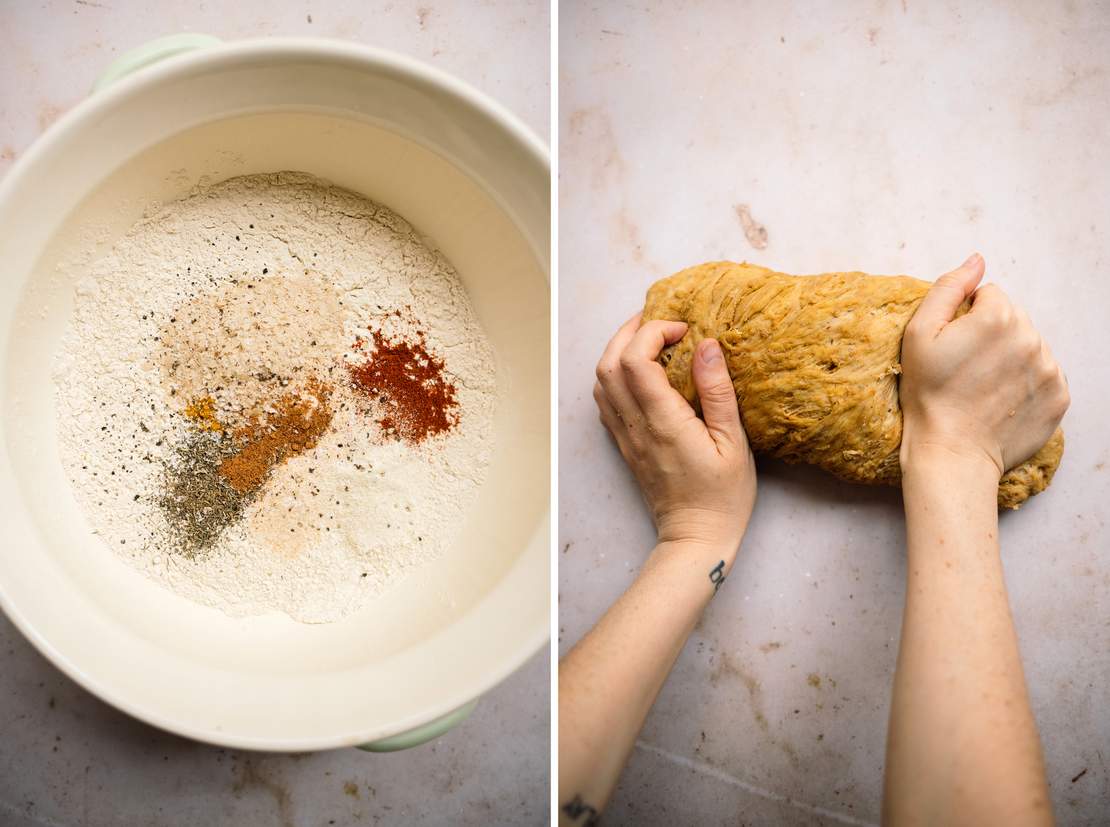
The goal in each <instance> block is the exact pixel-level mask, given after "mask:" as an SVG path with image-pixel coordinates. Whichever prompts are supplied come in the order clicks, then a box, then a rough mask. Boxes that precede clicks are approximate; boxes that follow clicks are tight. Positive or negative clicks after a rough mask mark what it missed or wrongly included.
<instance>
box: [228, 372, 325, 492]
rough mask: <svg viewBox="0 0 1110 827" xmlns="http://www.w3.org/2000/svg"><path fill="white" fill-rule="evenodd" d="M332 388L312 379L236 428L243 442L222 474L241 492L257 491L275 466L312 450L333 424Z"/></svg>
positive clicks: (236, 437) (230, 458)
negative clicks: (271, 409) (330, 404)
mask: <svg viewBox="0 0 1110 827" xmlns="http://www.w3.org/2000/svg"><path fill="white" fill-rule="evenodd" d="M329 397H330V389H329V388H328V387H327V386H326V385H324V384H323V383H321V382H317V381H312V382H310V383H309V384H308V385H307V386H306V388H305V389H304V390H303V391H301V392H300V393H287V394H285V395H284V396H282V397H281V398H280V399H279V400H278V401H277V402H276V403H275V404H274V406H273V407H274V409H275V410H274V412H273V413H266V414H264V415H259V416H254V417H252V418H251V420H250V422H248V424H246V425H244V426H243V427H242V428H238V429H236V430H235V432H234V434H233V436H234V438H235V442H236V444H238V445H241V446H242V447H240V448H239V449H238V450H237V451H236V453H235V454H233V455H232V456H230V457H228V458H227V459H225V460H224V461H223V462H222V463H221V464H220V475H221V476H222V477H223V478H224V479H225V480H227V482H228V483H229V484H230V485H231V487H232V488H234V489H235V490H236V491H238V492H240V493H246V492H248V491H253V490H255V489H257V488H258V487H260V486H261V485H262V484H263V483H264V482H266V480H267V479H268V478H269V476H270V472H271V471H272V470H273V469H274V466H276V465H279V464H280V463H282V462H284V461H285V460H287V459H290V458H291V457H295V456H297V455H298V454H302V453H304V452H305V451H309V450H312V449H313V448H314V447H316V443H317V442H319V441H320V437H321V436H322V435H323V433H324V431H326V430H327V428H328V425H330V424H331V418H332V410H331V408H330V407H329V405H328V399H329Z"/></svg>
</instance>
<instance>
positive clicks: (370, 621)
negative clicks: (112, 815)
mask: <svg viewBox="0 0 1110 827" xmlns="http://www.w3.org/2000/svg"><path fill="white" fill-rule="evenodd" d="M277 170H302V171H306V172H309V173H312V174H314V175H317V176H319V177H321V178H324V179H327V180H329V181H331V182H333V183H335V184H338V185H341V186H344V187H347V188H350V189H352V190H356V191H358V192H360V193H363V194H365V195H366V196H368V197H370V198H373V199H375V200H377V201H380V202H382V203H384V204H386V205H388V206H389V207H391V208H392V209H394V210H396V211H397V212H399V213H400V214H401V215H403V216H404V217H405V218H407V219H408V220H409V221H411V222H412V223H413V224H414V225H415V226H416V227H417V228H418V229H419V230H421V231H422V232H423V233H425V234H426V235H427V236H429V237H430V238H431V239H432V240H433V241H434V242H435V243H436V244H437V246H439V247H440V249H442V250H443V252H444V253H445V254H446V255H447V257H448V258H449V259H450V260H451V261H452V262H453V263H454V265H455V266H456V268H457V270H458V272H459V274H460V277H461V278H462V281H463V282H464V284H465V285H466V287H467V289H468V290H469V292H470V296H471V298H472V300H473V303H474V306H475V310H476V311H477V314H478V316H479V318H480V320H481V322H482V324H483V325H484V327H485V329H486V332H487V334H488V335H489V338H490V340H491V342H492V343H493V345H494V347H495V349H496V351H497V355H498V361H499V366H498V367H499V377H500V381H501V382H502V383H503V387H506V388H507V389H508V391H507V393H506V394H505V397H504V402H503V403H502V404H501V407H500V409H499V410H498V413H497V418H496V426H495V427H496V434H497V446H496V452H495V456H494V458H493V461H492V463H491V466H490V469H489V476H488V479H487V482H486V483H485V485H484V486H483V488H482V490H481V492H480V495H479V501H478V503H477V505H476V507H475V508H474V509H473V512H472V513H471V515H470V518H469V521H468V522H467V523H466V525H465V526H464V527H463V530H462V537H461V539H460V541H459V542H458V543H457V544H456V546H455V547H454V548H452V549H451V550H450V551H449V552H448V553H447V554H446V556H445V557H444V558H443V559H441V560H440V561H439V562H437V563H435V564H433V565H431V566H428V567H426V568H424V569H423V570H421V571H419V572H418V573H416V574H414V575H412V576H411V577H409V578H408V579H406V580H405V581H404V582H403V583H401V584H400V585H399V586H397V587H396V588H394V589H392V590H390V591H389V592H388V593H387V594H386V595H385V596H383V597H382V598H381V599H379V600H377V601H375V602H373V603H372V604H371V605H370V606H368V607H367V608H365V609H364V610H363V611H360V612H358V613H357V614H355V615H353V616H350V617H348V618H346V619H345V620H342V621H340V622H337V623H333V624H325V625H319V626H308V625H303V624H298V623H295V622H293V621H291V620H289V619H288V618H287V617H285V616H284V615H281V616H278V615H268V616H262V617H255V618H247V619H232V618H230V617H227V616H226V615H224V614H222V613H220V612H218V611H216V610H213V609H208V608H204V607H202V606H199V605H197V604H194V603H191V602H190V601H188V600H185V599H182V598H179V597H177V596H176V595H174V594H172V593H170V592H169V591H167V590H165V589H164V588H162V587H160V586H158V585H156V584H155V583H153V582H152V581H150V580H148V579H146V578H144V577H143V576H142V575H140V574H138V573H137V572H135V571H133V570H132V569H130V568H129V567H128V566H127V565H126V564H124V563H122V562H121V561H120V560H119V559H118V558H117V557H116V556H115V555H114V554H113V553H112V552H111V550H110V549H108V548H107V547H106V546H105V545H104V544H103V542H102V541H100V540H98V539H97V538H96V537H94V536H93V535H92V534H91V533H90V529H89V526H88V524H87V522H86V520H85V517H84V515H83V513H82V511H81V510H80V508H79V507H78V505H77V503H76V501H75V499H74V497H73V494H72V493H71V490H70V486H69V483H68V481H67V478H66V476H65V473H64V471H63V469H62V466H61V463H60V460H59V457H58V451H57V444H56V436H55V412H54V389H53V384H52V379H51V374H52V362H53V358H54V354H55V351H56V350H57V348H58V344H59V340H60V337H61V334H62V332H63V330H64V328H65V326H66V324H67V322H68V319H69V315H70V312H71V309H72V294H73V283H72V280H71V274H70V273H67V272H61V271H59V270H58V269H57V263H58V261H60V260H62V259H64V258H65V257H67V256H70V255H72V254H73V253H74V252H75V251H77V250H79V249H81V248H82V247H85V246H87V245H88V244H89V243H91V242H92V241H94V240H96V241H98V242H99V245H100V246H99V249H100V251H101V252H104V251H106V250H107V249H108V248H109V247H110V246H111V244H112V243H113V242H114V241H115V240H116V239H117V238H119V237H120V236H121V235H122V234H123V233H124V232H125V231H126V230H127V229H128V228H129V227H130V226H131V225H132V224H133V223H134V222H135V220H136V219H138V218H139V216H140V215H141V213H142V212H143V210H144V209H146V208H147V207H149V206H150V205H151V204H152V203H153V202H165V201H168V200H171V199H175V198H178V197H180V196H182V195H184V194H185V193H187V192H188V190H189V189H190V188H191V187H193V186H194V185H195V184H196V183H197V182H198V181H200V180H201V179H202V178H206V179H207V180H210V181H218V180H221V179H224V178H227V177H231V176H233V175H243V174H250V173H257V172H273V171H277ZM549 187H550V183H549V169H548V161H547V155H546V152H545V150H544V148H543V146H542V144H540V143H539V142H538V141H537V140H536V139H535V138H534V137H533V136H531V135H530V133H528V132H527V130H525V129H523V128H522V127H521V126H520V125H519V124H518V123H517V121H516V120H515V119H514V118H513V117H512V116H510V115H509V114H507V113H506V112H505V111H504V110H502V109H501V108H500V107H498V106H497V105H496V104H494V103H492V102H491V101H489V100H488V99H486V98H484V97H483V96H481V95H479V94H478V93H476V92H475V91H474V90H472V89H470V88H469V87H467V86H465V85H464V84H462V83H460V82H458V81H457V80H454V79H453V78H451V77H449V76H446V75H444V74H442V73H441V72H438V71H435V70H433V69H431V68H429V67H426V66H423V65H421V64H419V63H416V62H414V61H412V60H409V59H406V58H403V57H400V56H398V55H394V54H389V53H386V52H381V51H375V50H372V49H367V48H362V47H358V46H353V45H348V44H342V43H337V42H330V41H314V40H267V41H264V42H262V41H258V42H242V43H236V44H229V45H220V46H216V47H213V48H206V49H202V50H198V51H194V52H191V53H188V54H184V55H180V56H176V57H173V58H170V59H168V60H165V61H163V62H161V63H157V64H156V65H153V66H150V67H148V68H145V69H142V70H141V71H139V72H137V73H135V74H133V75H130V76H127V77H124V78H122V79H120V80H117V81H115V82H113V83H112V84H111V85H109V86H108V87H107V88H106V89H103V90H101V91H98V92H97V93H95V94H94V95H92V96H91V97H90V98H89V99H88V100H86V101H84V102H83V103H82V104H80V105H79V106H77V107H76V108H75V109H74V110H73V111H72V112H70V113H69V114H68V115H66V116H65V117H64V118H63V119H62V120H61V121H59V122H58V123H57V124H56V125H55V126H54V127H52V128H51V129H50V131H49V132H48V133H47V134H46V135H44V136H43V137H42V138H41V139H40V140H39V141H38V142H37V143H36V144H35V145H34V146H33V147H32V148H31V149H30V150H29V151H28V152H27V153H26V154H25V155H24V156H23V157H22V158H21V159H20V161H19V162H18V163H17V164H16V165H15V166H14V167H13V169H12V170H11V171H10V173H9V174H8V176H7V177H6V178H5V179H4V181H3V182H2V185H0V251H3V255H2V256H0V270H2V273H3V277H2V278H0V342H3V348H4V350H3V358H2V359H0V411H2V419H0V422H2V432H0V519H2V530H3V535H2V536H3V545H2V548H0V606H2V607H3V609H4V611H5V612H6V613H7V614H8V616H9V617H10V618H11V619H12V620H13V621H14V622H15V624H16V625H17V626H18V627H19V628H20V630H21V631H22V632H23V633H24V634H25V635H26V636H27V637H28V638H29V639H30V640H31V641H32V642H33V643H34V644H35V646H37V647H38V648H39V650H40V651H42V652H43V654H45V655H46V656H47V657H48V658H49V659H50V660H51V661H53V662H54V663H55V664H56V665H57V666H58V667H59V668H60V669H62V670H63V671H64V672H65V673H66V674H68V675H69V676H70V677H72V678H74V679H75V680H77V681H78V682H80V683H81V684H82V685H84V686H85V687H86V688H87V689H89V690H90V691H92V692H94V693H96V694H97V695H99V696H100V697H101V698H103V699H104V700H106V701H108V702H109V703H111V704H114V705H115V706H117V707H119V708H120V709H122V710H125V711H126V712H128V713H130V714H132V715H134V716H136V717H138V718H141V719H142V720H145V721H147V722H149V723H151V724H154V725H156V726H159V727H162V728H164V729H168V730H172V731H174V732H177V733H180V734H182V735H186V736H189V737H192V738H196V739H200V740H203V741H209V742H212V743H219V744H225V745H230V746H236V747H245V748H251V749H274V750H305V749H321V748H326V747H338V746H346V745H356V744H364V743H366V742H371V741H375V740H378V739H382V738H386V737H388V736H394V735H397V734H398V733H406V732H411V731H412V730H413V729H414V728H420V727H422V726H424V725H427V724H429V722H435V721H436V720H437V719H440V720H442V719H443V716H450V714H451V713H452V711H453V710H457V709H459V708H460V707H465V706H466V705H467V704H468V703H469V702H471V701H472V700H473V699H475V698H477V697H478V696H480V695H481V694H482V693H483V692H485V691H486V690H488V689H489V688H490V687H492V686H493V685H494V684H496V683H497V682H498V681H500V680H501V679H502V678H504V677H505V676H506V675H508V674H509V673H510V672H511V671H512V670H513V669H515V668H516V667H517V666H519V665H520V664H521V663H522V662H523V661H524V660H525V659H526V658H527V657H528V656H530V655H531V654H533V653H534V652H536V651H537V650H538V649H539V648H540V647H541V646H542V645H543V644H544V642H545V641H546V640H547V636H548V617H549V614H548V607H549V568H548V560H549V557H548V539H549V538H548V534H549V529H548V526H549V513H548V492H549V478H550V477H549V456H550V451H549V433H550V407H549V405H550V395H549V394H550V382H549V350H550V344H549V340H550V331H549V321H548V317H549V302H550V299H549V283H548V275H547V262H548V252H549V247H548V244H549V229H548V228H549V200H548V199H549ZM138 289H141V285H139V286H138ZM433 726H434V724H433ZM404 740H405V738H404V737H402V739H401V742H404ZM410 740H411V739H410Z"/></svg>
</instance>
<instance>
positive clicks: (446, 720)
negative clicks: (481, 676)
mask: <svg viewBox="0 0 1110 827" xmlns="http://www.w3.org/2000/svg"><path fill="white" fill-rule="evenodd" d="M477 705H478V699H477V698H475V699H474V700H473V701H471V702H470V703H468V704H463V705H462V706H460V707H459V708H458V709H456V710H455V711H454V712H448V713H447V714H446V715H444V716H443V717H442V718H436V719H435V720H434V721H429V722H428V723H426V724H424V725H423V726H418V727H417V728H416V729H410V730H409V731H408V732H402V733H401V734H399V735H391V736H390V737H389V738H382V739H381V740H380V741H374V742H372V743H369V744H359V745H358V748H359V749H363V750H366V751H367V752H397V750H402V749H410V748H412V747H418V746H420V745H421V744H425V743H427V742H428V741H431V740H432V739H433V738H438V737H439V736H440V735H443V733H445V732H447V731H448V730H449V729H454V728H455V727H456V726H458V725H459V724H461V723H462V722H463V721H465V720H466V719H467V717H469V715H470V713H471V712H473V711H474V707H476V706H477Z"/></svg>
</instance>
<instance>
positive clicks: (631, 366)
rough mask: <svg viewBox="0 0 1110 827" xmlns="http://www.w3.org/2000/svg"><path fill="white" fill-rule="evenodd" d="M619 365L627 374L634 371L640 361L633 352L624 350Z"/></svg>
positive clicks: (636, 369)
mask: <svg viewBox="0 0 1110 827" xmlns="http://www.w3.org/2000/svg"><path fill="white" fill-rule="evenodd" d="M620 366H621V370H623V371H624V372H625V373H627V374H631V373H636V372H637V371H638V370H639V368H640V361H639V360H638V359H637V358H636V356H635V355H634V354H631V353H629V352H628V351H625V352H624V353H622V354H621V356H620Z"/></svg>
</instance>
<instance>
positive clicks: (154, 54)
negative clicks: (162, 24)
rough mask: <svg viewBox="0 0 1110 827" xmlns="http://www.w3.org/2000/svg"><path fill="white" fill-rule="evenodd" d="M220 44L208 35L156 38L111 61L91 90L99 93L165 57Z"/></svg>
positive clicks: (173, 35) (177, 35)
mask: <svg viewBox="0 0 1110 827" xmlns="http://www.w3.org/2000/svg"><path fill="white" fill-rule="evenodd" d="M222 42H223V41H221V40H220V39H219V38H218V37H213V36H212V35H210V34H171V35H166V36H165V37H159V38H156V39H154V40H151V41H149V42H148V43H144V44H143V45H142V46H136V47H135V48H134V49H131V50H130V51H128V52H124V53H123V54H122V55H120V56H119V57H117V58H116V59H115V60H113V61H112V63H111V64H110V65H109V66H108V68H107V69H105V70H104V73H103V74H102V75H101V76H100V77H98V78H97V79H96V83H94V84H93V88H92V90H93V92H99V91H100V90H101V89H105V88H107V87H109V86H111V85H112V84H113V83H115V82H116V81H117V80H119V79H120V78H122V77H124V76H125V75H130V74H131V73H132V72H137V71H138V70H139V69H143V68H145V67H147V66H150V65H152V64H154V63H157V62H158V61H160V60H165V59H166V58H167V57H173V56H174V55H180V54H183V53H184V52H191V51H193V50H194V49H206V48H208V47H210V46H218V45H219V44H220V43H222Z"/></svg>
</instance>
